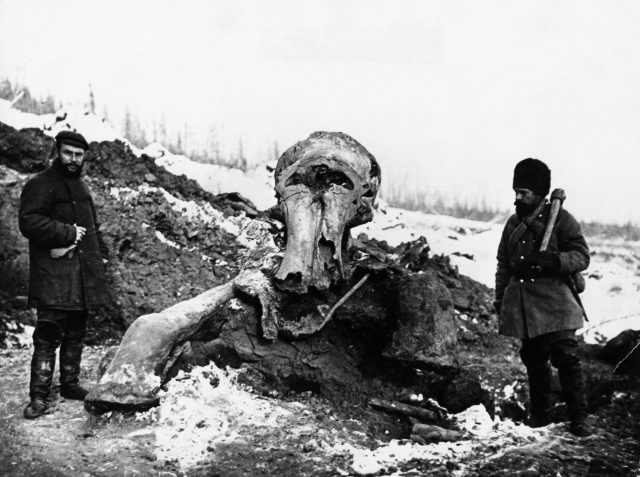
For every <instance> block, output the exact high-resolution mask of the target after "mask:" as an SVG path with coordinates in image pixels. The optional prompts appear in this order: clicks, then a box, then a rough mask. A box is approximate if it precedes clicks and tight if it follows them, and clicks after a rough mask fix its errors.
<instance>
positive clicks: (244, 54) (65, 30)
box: [0, 0, 640, 223]
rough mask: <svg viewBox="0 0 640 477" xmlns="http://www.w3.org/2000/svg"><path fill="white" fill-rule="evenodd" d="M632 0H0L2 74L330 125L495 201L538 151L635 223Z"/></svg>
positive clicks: (79, 95)
mask: <svg viewBox="0 0 640 477" xmlns="http://www.w3.org/2000/svg"><path fill="white" fill-rule="evenodd" d="M639 25H640V2H638V1H634V0H629V1H622V0H617V1H615V2H607V1H604V0H600V1H592V0H575V1H562V0H555V1H537V0H536V1H533V0H531V1H516V0H504V1H486V0H483V1H475V0H468V1H449V0H447V1H424V0H422V1H397V0H394V1H391V0H389V1H374V0H358V1H355V0H352V1H344V0H336V1H319V0H314V1H305V0H286V1H281V0H264V1H260V0H242V1H231V0H225V1H222V0H218V1H204V0H202V1H197V0H195V1H194V0H192V1H188V2H187V1H160V0H155V1H131V0H129V1H114V0H111V1H89V0H77V1H73V0H66V1H63V2H53V1H36V0H30V1H23V0H15V1H12V0H0V77H9V78H10V79H17V80H20V81H23V82H24V83H26V84H27V85H28V86H30V87H31V88H32V89H33V90H35V91H36V92H50V93H52V94H54V95H55V96H56V97H58V98H61V99H63V100H66V101H84V100H85V99H86V97H87V92H88V84H89V83H92V85H93V89H94V91H95V95H96V99H97V101H98V104H100V105H102V106H106V107H107V108H108V109H109V110H110V111H118V110H123V108H124V107H125V105H127V106H129V107H130V108H131V109H132V110H135V111H140V114H141V115H143V116H144V115H154V114H159V113H161V112H164V113H165V114H167V115H168V116H169V117H170V118H174V119H175V118H177V119H175V120H176V121H180V122H182V121H185V122H188V123H189V125H190V128H192V129H193V128H195V129H198V128H205V127H207V125H211V124H216V125H223V126H224V128H225V130H226V131H227V133H228V134H230V135H237V136H238V137H242V138H243V140H244V141H246V143H247V144H248V151H249V153H250V154H252V155H255V156H258V155H259V154H260V151H262V149H261V148H264V147H266V146H265V145H266V144H271V143H272V142H273V141H274V140H276V141H277V142H278V143H279V144H280V145H281V146H282V147H287V146H289V145H291V144H293V143H294V142H295V141H297V140H299V139H303V138H305V137H307V136H308V135H309V134H310V133H311V132H313V131H315V130H335V131H337V130H340V131H344V132H346V133H348V134H350V135H352V136H353V137H355V138H356V139H357V140H358V141H360V142H361V143H362V144H363V145H364V146H365V147H367V148H368V149H369V150H370V151H371V152H372V153H373V154H374V155H375V156H376V157H377V158H378V160H379V161H380V163H381V167H382V170H383V181H395V182H396V183H401V184H402V185H403V186H406V187H407V188H418V187H422V188H424V189H426V190H428V191H433V190H438V191H442V192H444V193H446V194H449V195H455V196H459V197H462V198H465V197H471V198H479V197H486V198H487V200H488V201H489V202H490V203H491V204H495V205H502V206H503V207H509V206H510V205H511V203H512V201H513V198H512V193H511V177H512V171H513V166H514V165H515V163H516V162H517V161H518V160H520V159H522V158H525V157H537V158H539V159H542V160H544V161H545V162H547V164H548V165H549V166H550V168H551V170H552V187H563V188H564V189H565V190H566V192H567V196H568V199H567V202H566V204H565V205H566V207H567V208H568V209H569V210H570V211H572V212H574V214H575V215H577V216H578V217H579V218H582V219H587V220H590V219H598V220H602V221H607V222H611V221H624V220H629V219H632V220H634V221H636V222H637V223H640V212H638V204H640V186H639V185H638V180H639V177H640V174H639V172H640V166H639V165H638V164H639V163H640V87H639V86H638V85H640V61H639V60H638V57H639V55H638V48H639V46H640V27H639Z"/></svg>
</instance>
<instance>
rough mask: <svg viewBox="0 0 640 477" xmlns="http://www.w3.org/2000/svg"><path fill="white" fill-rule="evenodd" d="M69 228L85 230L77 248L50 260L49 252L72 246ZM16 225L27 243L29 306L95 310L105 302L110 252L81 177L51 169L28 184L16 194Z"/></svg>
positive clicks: (56, 167) (60, 168)
mask: <svg viewBox="0 0 640 477" xmlns="http://www.w3.org/2000/svg"><path fill="white" fill-rule="evenodd" d="M73 224H77V225H78V226H82V227H85V228H86V229H87V231H86V235H85V236H84V238H83V239H82V241H81V242H80V243H79V244H78V247H77V248H76V250H75V251H74V252H73V254H70V256H64V257H62V258H58V259H54V258H52V257H51V255H50V252H51V249H52V248H59V247H67V246H69V245H71V244H73V243H74V241H75V237H76V231H75V227H74V226H73ZM19 225H20V231H21V232H22V234H23V235H24V236H25V237H26V238H28V239H29V259H30V274H29V304H30V305H31V306H35V307H37V308H50V309H58V310H82V309H96V308H97V307H99V306H101V305H104V304H105V303H106V302H107V300H108V293H107V288H106V280H105V269H104V264H103V261H102V259H103V258H105V259H106V258H107V256H108V249H107V247H106V245H105V243H104V241H103V239H102V235H101V233H100V231H99V224H98V220H97V217H96V211H95V207H94V205H93V200H92V198H91V194H90V192H89V189H88V188H87V186H86V184H85V183H84V182H83V181H82V179H80V178H77V177H70V176H69V175H67V174H65V170H64V168H63V166H62V165H61V164H60V163H59V162H58V160H56V161H54V163H53V165H52V166H51V167H49V168H48V169H46V170H45V171H43V172H41V173H40V174H38V175H37V176H35V177H34V178H32V179H31V180H29V181H28V182H27V183H26V185H25V186H24V189H23V190H22V195H21V196H20V212H19Z"/></svg>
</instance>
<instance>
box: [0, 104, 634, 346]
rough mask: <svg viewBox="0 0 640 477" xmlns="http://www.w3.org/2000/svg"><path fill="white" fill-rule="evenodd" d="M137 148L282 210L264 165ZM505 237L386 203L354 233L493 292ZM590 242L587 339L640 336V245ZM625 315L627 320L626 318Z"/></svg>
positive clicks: (95, 133)
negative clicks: (433, 258) (447, 263)
mask: <svg viewBox="0 0 640 477" xmlns="http://www.w3.org/2000/svg"><path fill="white" fill-rule="evenodd" d="M0 121H2V122H4V123H6V124H9V125H11V126H13V127H15V128H24V127H38V128H43V129H44V130H45V132H47V134H50V135H52V136H53V135H55V134H56V133H57V132H58V131H60V130H61V129H65V128H73V129H76V130H78V131H79V132H81V133H82V134H84V135H85V136H86V137H87V139H88V140H89V141H103V140H106V141H108V140H114V139H120V140H122V141H124V142H127V143H128V141H127V140H126V139H124V138H122V137H119V135H118V134H117V133H116V131H115V130H114V129H113V128H112V127H111V126H110V125H109V124H108V123H107V122H105V121H103V120H102V119H100V118H98V117H97V116H95V115H93V114H88V113H86V112H84V111H75V112H74V111H64V110H63V111H59V112H57V113H56V114H55V115H42V116H37V115H33V114H27V113H22V112H19V111H16V110H14V109H12V108H11V107H10V103H9V102H7V101H4V100H0ZM131 147H132V150H133V152H134V153H136V154H141V153H144V154H147V155H149V156H150V157H153V158H155V160H156V162H157V163H158V164H159V165H161V166H163V167H165V168H166V169H167V170H168V171H170V172H172V173H174V174H185V175H186V176H187V177H189V178H192V179H194V180H196V181H197V182H198V183H199V184H200V185H201V186H202V187H203V188H204V189H205V190H207V191H209V192H212V193H214V194H219V193H223V192H239V193H240V194H242V195H243V196H245V197H247V198H248V199H250V200H251V201H253V202H254V203H255V204H256V206H257V207H258V208H259V209H263V210H264V209H267V208H269V207H271V206H272V205H274V204H275V198H274V193H273V179H272V175H271V173H270V172H269V171H268V170H267V168H266V167H265V166H261V167H259V168H257V169H255V170H253V171H250V172H248V173H244V172H242V171H240V170H238V169H232V168H228V167H223V166H218V165H212V164H202V163H198V162H195V161H192V160H190V159H189V158H188V157H186V156H182V155H174V154H171V153H170V152H169V151H168V150H167V149H166V148H165V147H163V146H162V145H160V144H151V145H149V146H147V147H146V148H145V149H143V150H137V149H136V148H134V147H133V146H131ZM501 232H502V224H493V223H485V222H478V221H473V220H466V219H456V218H452V217H447V216H441V215H433V214H425V213H422V212H409V211H406V210H402V209H396V208H393V207H387V206H385V205H384V204H380V206H379V207H378V212H377V213H376V215H375V218H374V220H373V222H372V223H370V224H365V225H363V226H360V227H357V228H356V229H354V230H353V234H354V235H358V234H360V233H366V234H367V235H368V236H369V237H375V238H377V239H379V240H386V241H387V242H388V243H389V244H391V245H397V244H399V243H401V242H406V241H410V240H414V239H416V238H418V237H419V236H421V235H422V236H424V237H426V238H427V240H428V242H429V245H430V246H431V251H432V253H433V254H446V255H449V256H450V257H451V261H452V263H454V264H455V265H457V266H458V268H459V270H460V272H461V273H463V274H465V275H468V276H470V277H472V278H474V279H475V280H478V281H480V282H482V283H484V284H486V285H487V286H489V287H493V279H494V278H493V277H494V272H495V266H496V262H495V255H496V249H497V246H498V242H499V240H500V234H501ZM588 242H589V243H590V246H591V249H592V252H593V255H592V262H591V266H590V268H589V270H588V271H587V276H588V278H587V289H586V291H585V292H584V293H583V295H582V300H583V302H584V304H585V307H586V309H587V313H588V315H589V319H590V322H589V323H588V325H587V327H586V328H585V329H584V330H583V331H584V332H585V337H586V339H587V340H588V341H594V340H595V339H596V338H597V334H598V333H599V334H601V335H603V336H605V337H607V338H610V337H613V336H615V335H616V334H617V333H618V332H620V331H622V330H624V329H627V328H634V329H640V243H638V242H624V241H623V240H606V239H602V238H598V237H590V238H588ZM625 316H627V317H628V318H627V319H624V320H620V319H619V318H621V317H625ZM610 320H612V321H610ZM609 321H610V322H609ZM603 323H604V324H603Z"/></svg>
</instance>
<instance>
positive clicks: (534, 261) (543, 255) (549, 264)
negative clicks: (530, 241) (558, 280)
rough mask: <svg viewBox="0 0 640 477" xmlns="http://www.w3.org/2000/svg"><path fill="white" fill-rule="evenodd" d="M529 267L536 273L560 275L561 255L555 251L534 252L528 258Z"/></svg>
mask: <svg viewBox="0 0 640 477" xmlns="http://www.w3.org/2000/svg"><path fill="white" fill-rule="evenodd" d="M527 267H528V268H529V270H530V271H531V272H533V273H535V274H536V275H540V276H553V275H559V274H560V257H559V256H558V254H557V253H554V252H547V251H544V252H534V253H532V254H531V255H530V256H529V257H528V258H527Z"/></svg>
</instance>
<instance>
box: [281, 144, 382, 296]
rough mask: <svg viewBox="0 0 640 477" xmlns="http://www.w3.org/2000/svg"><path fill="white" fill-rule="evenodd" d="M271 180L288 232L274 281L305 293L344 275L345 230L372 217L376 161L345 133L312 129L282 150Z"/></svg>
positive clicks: (377, 170)
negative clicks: (301, 139) (311, 132)
mask: <svg viewBox="0 0 640 477" xmlns="http://www.w3.org/2000/svg"><path fill="white" fill-rule="evenodd" d="M275 182H276V184H275V191H276V198H277V199H278V205H277V206H276V208H275V212H276V214H275V215H276V217H277V218H279V219H280V220H281V221H283V222H284V224H285V226H286V233H287V245H286V250H285V254H284V258H283V259H282V263H281V264H280V268H279V269H278V272H277V273H276V276H275V283H276V285H277V286H278V287H279V288H280V289H282V290H284V291H291V292H296V293H307V292H308V291H309V287H313V288H315V289H316V290H323V289H327V288H329V287H330V286H331V285H332V284H334V283H336V282H337V281H338V280H343V279H345V278H346V277H345V267H344V257H343V255H345V254H346V249H347V242H348V239H349V232H350V229H351V227H354V226H356V225H360V224H364V223H366V222H369V221H371V219H372V218H373V203H374V200H375V198H376V194H377V192H378V189H379V187H380V167H379V166H378V163H377V161H376V159H375V158H374V157H373V155H371V154H370V153H369V152H368V151H367V150H366V149H365V148H364V147H363V146H362V145H361V144H360V143H358V142H357V141H356V140H355V139H353V138H352V137H350V136H348V135H347V134H344V133H340V132H315V133H313V134H312V135H311V136H309V138H307V139H305V140H304V141H300V142H298V143H297V144H295V145H293V146H291V147H290V148H289V149H287V150H286V151H285V152H284V153H283V154H282V156H281V157H280V159H279V160H278V165H277V166H276V171H275Z"/></svg>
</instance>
